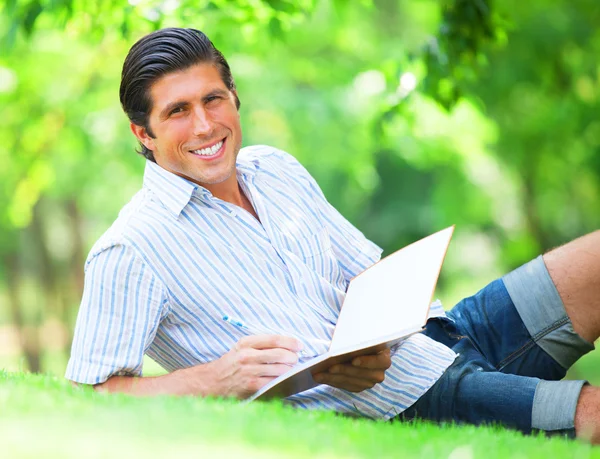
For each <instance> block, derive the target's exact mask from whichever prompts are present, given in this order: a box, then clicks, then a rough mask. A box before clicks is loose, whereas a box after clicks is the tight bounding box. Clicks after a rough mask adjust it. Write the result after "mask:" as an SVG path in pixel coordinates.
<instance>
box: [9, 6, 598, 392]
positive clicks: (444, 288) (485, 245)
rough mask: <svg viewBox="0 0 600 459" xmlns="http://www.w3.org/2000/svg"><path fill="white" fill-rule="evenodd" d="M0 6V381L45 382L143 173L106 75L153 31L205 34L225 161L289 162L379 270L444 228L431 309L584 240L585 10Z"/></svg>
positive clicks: (593, 223)
mask: <svg viewBox="0 0 600 459" xmlns="http://www.w3.org/2000/svg"><path fill="white" fill-rule="evenodd" d="M1 5H2V6H0V8H1V11H2V15H1V16H0V165H1V167H0V367H4V368H8V369H9V370H31V371H45V372H50V373H55V374H57V375H62V374H63V372H64V368H65V365H66V360H67V357H68V352H69V346H70V340H71V335H72V331H73V326H74V320H75V317H76V313H77V307H78V302H79V298H80V295H81V291H82V286H83V262H84V260H85V256H86V254H87V251H88V250H89V248H90V247H91V245H92V244H93V242H94V241H95V240H96V238H98V237H99V236H100V235H101V234H102V233H103V232H104V231H105V229H106V228H107V227H108V226H109V225H110V223H111V222H112V221H113V220H114V218H115V217H116V215H117V213H118V211H119V209H120V208H121V207H122V206H123V204H125V203H126V202H127V201H128V199H129V198H130V197H131V196H132V195H133V194H134V193H135V192H136V190H137V189H139V187H140V185H141V179H142V173H143V169H144V161H145V160H144V159H143V158H142V157H140V156H138V155H137V154H136V153H135V152H134V148H135V146H136V142H135V141H134V138H133V136H132V135H131V134H130V133H129V129H128V121H127V119H126V117H125V115H124V114H123V113H122V111H121V108H120V106H119V101H118V86H119V78H120V70H121V65H122V62H123V59H124V57H125V55H126V53H127V50H128V49H129V47H130V46H131V45H132V44H133V43H134V41H135V40H137V39H138V38H139V37H141V36H142V35H144V34H146V33H148V32H151V31H152V30H155V29H157V28H161V27H167V26H185V27H194V28H198V29H201V30H203V31H204V32H206V33H207V34H208V36H209V37H210V38H211V39H212V40H213V42H214V43H215V45H216V46H217V48H219V49H220V50H221V51H222V52H223V53H224V54H225V56H226V57H227V59H228V60H229V63H230V65H231V68H232V71H233V74H234V77H235V79H236V83H237V86H238V90H239V95H240V99H241V101H242V107H241V116H242V126H243V131H244V144H245V145H250V144H257V143H258V144H271V145H274V146H277V147H279V148H281V149H284V150H287V151H289V152H290V153H292V154H293V155H295V156H296V157H297V158H298V159H299V160H300V161H301V162H302V163H303V164H304V165H305V166H306V167H307V168H308V169H309V170H310V171H311V173H312V174H313V175H314V176H315V177H316V178H317V180H318V182H319V183H320V185H321V187H322V188H323V191H324V192H325V195H326V196H327V197H328V198H329V200H330V201H331V202H332V203H333V204H334V205H335V206H336V207H337V208H338V209H339V210H340V211H341V212H342V213H343V214H344V215H345V216H346V217H347V218H349V219H350V220H351V221H352V222H353V223H354V224H355V225H356V226H357V227H358V228H360V229H361V230H362V231H363V232H364V233H365V234H366V235H367V236H368V237H369V238H371V239H372V240H374V241H375V242H376V243H377V244H379V245H381V246H382V247H384V249H385V251H386V253H389V252H391V251H393V250H396V249H398V248H400V247H402V246H403V245H405V244H407V243H409V242H412V241H414V240H416V239H418V238H420V237H422V236H425V235H427V234H429V233H431V232H433V231H436V230H438V229H441V228H443V227H445V226H448V225H451V224H456V225H457V229H456V232H455V237H454V240H453V242H452V244H451V249H450V251H449V253H448V257H447V259H446V263H445V266H444V269H443V271H442V278H441V281H440V284H439V288H438V291H437V292H436V295H437V296H438V297H440V298H441V299H442V300H443V302H444V304H445V305H446V306H447V307H450V306H451V305H452V304H454V303H455V302H456V301H458V300H459V299H460V298H462V297H464V296H467V295H470V294H473V293H475V291H477V290H478V289H479V288H481V287H483V286H484V285H485V284H486V283H487V282H489V281H491V280H493V279H494V278H496V277H498V276H500V275H502V274H503V273H505V272H507V271H509V270H511V269H513V268H515V267H517V266H518V265H520V264H522V263H524V262H526V261H528V260H529V259H531V258H533V257H535V256H536V255H538V254H539V253H542V252H544V251H546V250H549V249H551V248H552V247H555V246H557V245H560V244H562V243H565V242H567V241H568V240H571V239H573V238H575V237H577V236H580V235H583V234H585V233H586V232H589V231H592V230H595V229H597V228H598V227H599V226H600V225H599V218H600V217H599V212H598V211H599V209H600V196H599V193H598V192H599V188H600V155H599V148H600V120H599V119H598V118H597V113H598V108H599V104H600V63H599V62H598V55H599V52H600V3H599V2H598V1H597V0H530V1H528V2H524V1H516V0H505V1H502V2H492V1H491V0H353V1H344V0H297V1H292V0H289V1H288V0H240V1H225V0H213V1H207V0H194V1H192V0H163V1H154V0H152V1H151V0H129V1H123V0H93V1H89V2H84V1H83V0H22V1H18V0H4V1H3V4H1ZM597 363H598V364H597ZM146 370H147V371H146V372H147V373H148V371H149V372H150V373H156V372H159V371H160V369H159V368H157V366H156V365H154V366H153V365H151V364H149V365H148V368H146ZM571 376H577V377H586V378H588V379H590V380H591V381H594V382H598V383H600V356H598V357H596V356H595V355H594V353H592V354H590V356H589V357H586V358H584V359H583V360H582V361H581V362H580V363H578V364H577V366H576V368H575V370H574V372H573V373H572V374H571Z"/></svg>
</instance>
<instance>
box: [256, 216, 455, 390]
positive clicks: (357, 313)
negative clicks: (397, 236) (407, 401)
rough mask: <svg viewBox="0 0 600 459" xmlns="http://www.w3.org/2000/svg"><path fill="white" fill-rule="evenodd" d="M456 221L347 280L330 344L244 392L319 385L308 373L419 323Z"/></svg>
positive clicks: (374, 348) (385, 343)
mask: <svg viewBox="0 0 600 459" xmlns="http://www.w3.org/2000/svg"><path fill="white" fill-rule="evenodd" d="M453 232H454V226H451V227H449V228H446V229H444V230H442V231H439V232H437V233H434V234H432V235H431V236H428V237H426V238H423V239H421V240H420V241H417V242H415V243H413V244H411V245H408V246H406V247H404V248H403V249H400V250H398V251H397V252H394V253H392V254H391V255H388V256H387V257H385V258H383V259H382V260H380V261H379V262H378V263H375V264H374V265H373V266H371V267H370V268H367V269H366V270H365V271H363V272H362V273H361V274H359V275H358V276H356V277H355V278H353V279H352V280H351V281H350V285H349V286H348V292H347V294H346V298H345V299H344V303H343V305H342V309H341V311H340V315H339V318H338V322H337V324H336V327H335V330H334V332H333V338H332V340H331V344H330V346H329V350H328V351H327V352H326V353H325V354H322V355H320V356H318V357H315V358H313V359H311V360H308V361H306V362H304V363H302V364H298V365H296V366H294V367H292V368H291V369H290V371H288V372H287V373H285V374H283V375H281V376H279V377H278V378H276V379H274V380H273V381H271V382H270V383H269V384H267V385H265V386H264V387H263V388H262V389H260V390H259V391H258V392H256V393H255V394H254V395H252V396H251V397H250V398H248V401H251V400H255V399H257V398H261V399H267V398H273V397H287V396H289V395H293V394H296V393H299V392H303V391H305V390H307V389H310V388H311V387H314V386H316V385H317V383H316V382H315V381H314V380H313V378H312V376H313V375H314V374H316V373H319V372H321V371H325V370H326V369H327V368H329V367H331V366H332V365H335V364H336V363H342V362H348V361H350V360H352V359H353V358H354V357H356V356H358V355H364V354H373V353H377V352H379V351H381V350H383V349H385V348H386V347H392V346H394V345H396V344H398V343H400V342H401V341H402V340H404V339H406V338H407V337H408V336H409V335H411V334H413V333H415V332H418V331H420V330H422V329H423V326H424V325H425V323H426V321H427V316H428V312H429V306H430V304H431V300H432V298H433V293H434V290H435V285H436V284H437V280H438V276H439V274H440V270H441V268H442V263H443V262H444V258H445V256H446V251H447V249H448V244H449V243H450V238H451V237H452V233H453Z"/></svg>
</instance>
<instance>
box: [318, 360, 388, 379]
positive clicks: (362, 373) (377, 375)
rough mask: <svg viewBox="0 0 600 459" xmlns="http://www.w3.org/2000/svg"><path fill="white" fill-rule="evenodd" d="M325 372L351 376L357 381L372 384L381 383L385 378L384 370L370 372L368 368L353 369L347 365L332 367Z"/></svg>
mask: <svg viewBox="0 0 600 459" xmlns="http://www.w3.org/2000/svg"><path fill="white" fill-rule="evenodd" d="M327 372H328V373H330V374H339V375H344V376H351V377H353V378H357V379H364V380H368V381H373V382H374V383H380V382H383V380H384V378H385V370H382V369H377V370H371V369H369V368H364V367H353V366H352V365H347V364H338V365H334V366H332V367H331V368H329V369H328V370H327Z"/></svg>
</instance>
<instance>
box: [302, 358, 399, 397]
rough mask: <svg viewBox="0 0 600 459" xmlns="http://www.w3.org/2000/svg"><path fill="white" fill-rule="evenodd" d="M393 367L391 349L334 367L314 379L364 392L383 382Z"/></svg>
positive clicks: (352, 390)
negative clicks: (386, 373)
mask: <svg viewBox="0 0 600 459" xmlns="http://www.w3.org/2000/svg"><path fill="white" fill-rule="evenodd" d="M390 366H392V358H391V354H390V350H389V349H385V350H383V351H381V352H379V353H378V354H374V355H361V356H359V357H356V358H354V359H353V360H352V361H351V362H350V363H341V364H337V365H333V366H332V367H330V368H329V369H328V370H327V371H325V372H323V373H317V374H315V375H314V376H313V379H314V380H315V381H316V382H318V383H321V384H328V385H330V386H333V387H337V388H338V389H344V390H347V391H350V392H362V391H363V390H365V389H371V388H372V387H373V386H374V385H375V384H378V383H381V382H383V380H384V379H385V371H386V370H387V369H388V368H389V367H390Z"/></svg>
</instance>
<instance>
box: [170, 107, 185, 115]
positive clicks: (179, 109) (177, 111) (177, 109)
mask: <svg viewBox="0 0 600 459" xmlns="http://www.w3.org/2000/svg"><path fill="white" fill-rule="evenodd" d="M182 111H183V107H175V108H174V109H173V110H171V111H170V112H169V116H171V115H175V114H176V113H180V112H182Z"/></svg>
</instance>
